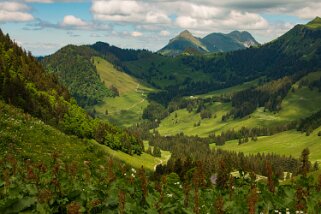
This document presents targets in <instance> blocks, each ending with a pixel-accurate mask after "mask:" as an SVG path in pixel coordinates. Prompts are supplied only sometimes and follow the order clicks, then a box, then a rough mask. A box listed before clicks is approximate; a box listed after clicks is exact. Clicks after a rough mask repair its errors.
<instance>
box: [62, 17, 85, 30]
mask: <svg viewBox="0 0 321 214" xmlns="http://www.w3.org/2000/svg"><path fill="white" fill-rule="evenodd" d="M61 24H62V26H74V27H86V26H88V23H87V22H85V21H84V20H82V19H80V18H77V17H75V16H72V15H68V16H65V17H64V20H63V21H62V23H61Z"/></svg>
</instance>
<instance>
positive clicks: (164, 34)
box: [159, 30, 171, 36]
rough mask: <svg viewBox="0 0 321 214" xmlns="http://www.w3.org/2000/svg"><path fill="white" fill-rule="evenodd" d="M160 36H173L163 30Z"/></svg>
mask: <svg viewBox="0 0 321 214" xmlns="http://www.w3.org/2000/svg"><path fill="white" fill-rule="evenodd" d="M159 35H161V36H169V35H171V33H170V32H168V31H167V30H162V31H161V32H159Z"/></svg>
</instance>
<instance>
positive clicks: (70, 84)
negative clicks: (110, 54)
mask: <svg viewBox="0 0 321 214" xmlns="http://www.w3.org/2000/svg"><path fill="white" fill-rule="evenodd" d="M96 55H97V53H95V51H94V50H92V49H91V48H89V47H87V46H80V47H77V46H73V45H69V46H66V47H64V48H62V49H61V50H60V51H58V52H57V53H55V54H53V55H51V56H49V57H45V58H43V59H42V64H43V65H44V66H45V68H46V69H47V70H48V71H49V72H50V73H53V74H55V75H56V76H57V77H58V80H59V81H60V82H61V83H62V84H63V85H64V86H66V87H67V88H68V90H69V91H70V93H71V95H72V96H73V97H74V98H75V99H76V100H77V103H78V104H79V105H80V106H82V107H88V106H92V105H95V104H97V103H100V102H102V100H103V99H104V98H105V97H111V96H115V94H114V93H113V91H111V90H110V89H108V88H106V87H105V86H104V84H103V83H102V81H101V80H100V77H99V75H98V73H97V70H96V67H95V66H94V65H93V63H92V61H91V60H92V57H93V56H96Z"/></svg>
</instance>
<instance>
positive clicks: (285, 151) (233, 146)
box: [210, 127, 321, 161]
mask: <svg viewBox="0 0 321 214" xmlns="http://www.w3.org/2000/svg"><path fill="white" fill-rule="evenodd" d="M319 131H321V127H319V128H318V129H316V130H314V132H312V133H311V135H310V136H306V134H305V133H301V132H297V131H286V132H282V133H279V134H276V135H273V136H267V137H259V138H258V141H256V142H254V141H250V142H248V143H244V144H241V145H238V140H232V141H229V142H226V144H225V145H223V146H219V147H217V146H215V144H211V145H210V146H211V147H212V148H220V149H224V150H232V151H237V152H244V153H245V154H256V153H258V152H260V153H263V152H264V153H272V152H273V153H277V154H281V155H292V156H293V157H296V158H299V157H300V155H301V152H302V150H303V149H304V148H309V149H310V160H311V161H321V137H320V136H318V132H319Z"/></svg>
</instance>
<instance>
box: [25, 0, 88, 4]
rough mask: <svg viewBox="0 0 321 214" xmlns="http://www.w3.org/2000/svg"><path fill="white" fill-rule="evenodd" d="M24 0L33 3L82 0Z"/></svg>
mask: <svg viewBox="0 0 321 214" xmlns="http://www.w3.org/2000/svg"><path fill="white" fill-rule="evenodd" d="M24 1H25V2H30V3H32V2H34V3H44V4H48V3H55V2H82V1H83V0H24Z"/></svg>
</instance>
